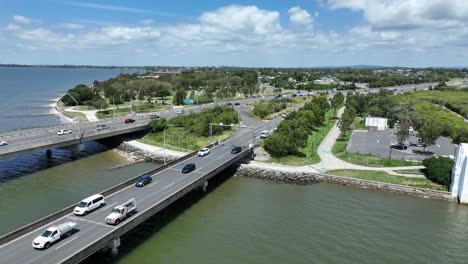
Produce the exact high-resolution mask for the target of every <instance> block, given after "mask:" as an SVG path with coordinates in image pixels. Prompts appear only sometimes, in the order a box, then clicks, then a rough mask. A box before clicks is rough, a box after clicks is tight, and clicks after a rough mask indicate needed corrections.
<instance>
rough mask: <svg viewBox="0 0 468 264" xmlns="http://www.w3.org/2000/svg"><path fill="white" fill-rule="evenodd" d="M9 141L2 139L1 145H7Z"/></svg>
mask: <svg viewBox="0 0 468 264" xmlns="http://www.w3.org/2000/svg"><path fill="white" fill-rule="evenodd" d="M6 145H8V143H7V142H6V141H0V146H6Z"/></svg>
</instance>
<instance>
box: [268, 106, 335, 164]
mask: <svg viewBox="0 0 468 264" xmlns="http://www.w3.org/2000/svg"><path fill="white" fill-rule="evenodd" d="M333 113H334V111H333V109H331V110H328V111H327V113H326V114H325V122H324V125H323V126H321V127H319V128H318V129H317V131H314V132H313V133H312V135H310V136H309V138H308V139H307V146H304V147H303V148H300V149H299V152H300V153H302V155H301V156H293V155H289V156H286V157H282V158H273V157H271V158H270V159H269V160H267V161H265V162H272V163H281V164H285V165H296V166H297V165H310V164H316V163H319V162H320V157H319V156H318V154H317V148H318V146H319V145H320V143H322V141H323V139H324V138H325V137H326V136H327V134H328V132H329V131H330V129H331V128H332V127H333V124H334V123H335V120H334V119H332V118H333Z"/></svg>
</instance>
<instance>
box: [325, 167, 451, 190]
mask: <svg viewBox="0 0 468 264" xmlns="http://www.w3.org/2000/svg"><path fill="white" fill-rule="evenodd" d="M327 174H331V175H337V176H344V177H350V178H357V179H363V180H369V181H377V182H385V183H393V184H401V185H408V186H411V187H418V188H426V189H433V190H440V191H447V187H445V186H442V185H439V184H436V183H433V182H431V181H430V180H428V179H425V178H424V179H423V178H409V177H403V176H396V175H390V174H388V173H386V172H383V171H361V170H331V171H328V172H327Z"/></svg>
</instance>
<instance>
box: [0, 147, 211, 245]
mask: <svg viewBox="0 0 468 264" xmlns="http://www.w3.org/2000/svg"><path fill="white" fill-rule="evenodd" d="M216 145H217V143H214V144H210V145H208V146H207V147H208V148H211V147H213V146H216ZM197 153H198V151H194V152H191V153H189V154H187V155H185V156H183V157H180V158H178V159H176V160H174V161H171V162H169V163H166V164H165V165H163V166H161V167H158V168H156V169H152V170H150V171H147V172H145V173H142V174H139V175H138V176H136V177H134V178H132V179H129V180H127V181H125V182H123V183H120V184H118V185H115V186H113V187H111V188H109V189H107V190H104V191H102V192H101V194H102V195H104V196H109V195H111V194H114V193H116V192H118V191H120V190H122V189H124V188H126V187H128V186H130V185H133V184H134V183H135V181H136V180H137V179H138V178H140V177H141V176H143V175H153V174H155V173H158V172H160V171H162V170H165V169H167V168H169V167H171V166H173V165H175V164H177V163H179V162H182V161H184V160H187V159H189V158H191V157H193V156H195V155H197ZM75 206H76V204H73V205H70V206H68V207H66V208H64V209H62V210H60V211H57V212H55V213H53V214H50V215H48V216H46V217H44V218H41V219H39V220H37V221H35V222H33V223H30V224H28V225H25V226H23V227H20V228H18V229H16V230H14V231H12V232H10V233H7V234H5V235H3V236H1V237H0V245H3V244H6V243H8V242H10V241H12V240H14V239H16V238H19V237H21V236H23V235H25V234H28V233H29V232H31V231H34V230H36V229H37V228H39V227H41V226H44V225H46V224H47V223H50V222H53V221H55V220H57V219H60V218H62V217H64V216H66V215H68V214H70V213H72V212H73V209H74V208H75Z"/></svg>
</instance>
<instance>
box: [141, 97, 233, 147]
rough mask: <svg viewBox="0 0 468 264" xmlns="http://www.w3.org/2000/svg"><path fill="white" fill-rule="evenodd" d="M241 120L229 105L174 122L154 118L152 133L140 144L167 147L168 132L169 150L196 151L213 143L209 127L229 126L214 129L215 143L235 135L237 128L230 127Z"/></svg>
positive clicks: (203, 111)
mask: <svg viewBox="0 0 468 264" xmlns="http://www.w3.org/2000/svg"><path fill="white" fill-rule="evenodd" d="M238 121H239V120H238V114H237V112H236V111H234V109H232V108H231V107H228V106H216V107H214V108H210V109H203V110H202V111H201V112H200V113H191V114H188V115H182V116H177V117H174V118H172V119H164V118H161V119H154V120H152V121H151V122H150V123H149V126H150V128H151V130H152V132H151V133H149V134H148V135H146V136H145V137H144V138H143V139H140V140H139V141H140V142H142V143H146V144H150V145H154V146H159V147H164V130H165V131H166V147H167V148H168V149H173V150H178V151H193V150H196V149H199V148H202V147H204V146H206V145H209V144H210V143H211V138H210V124H220V123H223V124H226V125H228V126H213V127H212V133H213V141H220V140H223V139H226V138H227V137H229V136H231V135H232V134H233V133H234V131H235V129H236V127H231V126H229V124H237V123H238Z"/></svg>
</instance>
